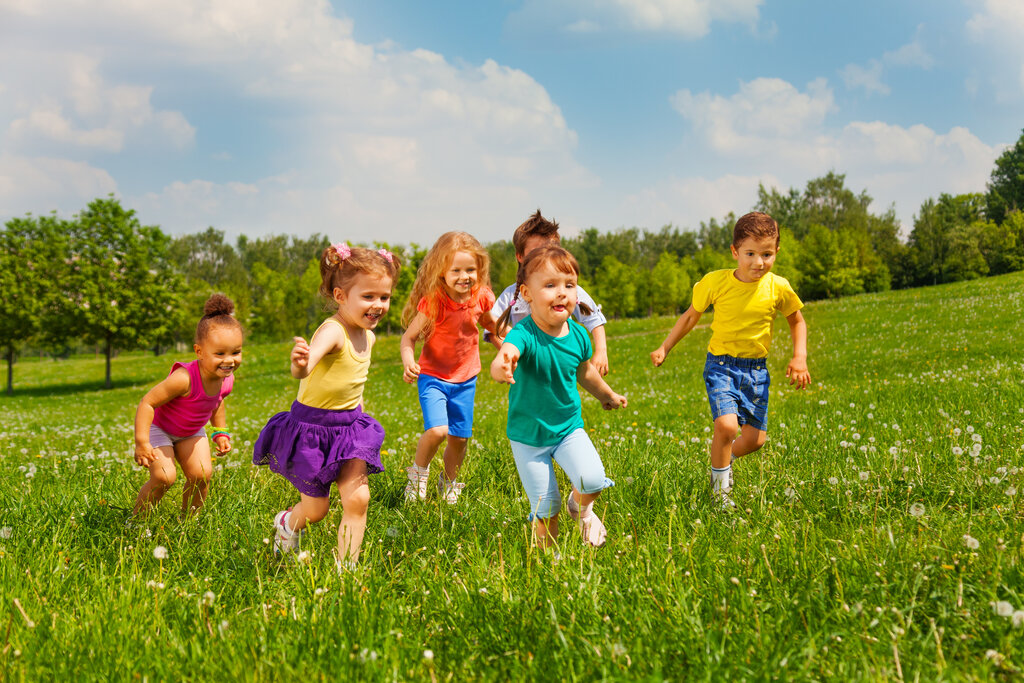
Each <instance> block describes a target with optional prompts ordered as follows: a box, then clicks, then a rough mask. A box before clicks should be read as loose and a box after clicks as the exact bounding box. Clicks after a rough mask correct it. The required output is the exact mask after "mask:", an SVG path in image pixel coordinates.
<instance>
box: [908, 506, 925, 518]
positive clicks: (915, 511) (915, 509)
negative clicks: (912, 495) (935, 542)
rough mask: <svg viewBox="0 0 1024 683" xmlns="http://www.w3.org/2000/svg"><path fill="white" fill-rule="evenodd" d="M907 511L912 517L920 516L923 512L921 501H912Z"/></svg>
mask: <svg viewBox="0 0 1024 683" xmlns="http://www.w3.org/2000/svg"><path fill="white" fill-rule="evenodd" d="M909 512H910V514H911V515H913V516H914V517H920V516H921V515H923V514H924V505H922V504H921V503H914V504H913V505H911V506H910V510H909Z"/></svg>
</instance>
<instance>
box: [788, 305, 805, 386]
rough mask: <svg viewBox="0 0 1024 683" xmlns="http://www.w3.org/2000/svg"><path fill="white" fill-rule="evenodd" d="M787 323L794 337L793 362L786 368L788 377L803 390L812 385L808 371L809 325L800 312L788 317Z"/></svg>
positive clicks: (790, 381) (791, 382)
mask: <svg viewBox="0 0 1024 683" xmlns="http://www.w3.org/2000/svg"><path fill="white" fill-rule="evenodd" d="M786 322H788V323H789V334H790V335H791V336H792V337H793V360H791V361H789V366H788V367H786V377H788V378H789V383H790V384H795V385H796V388H797V389H803V388H804V387H806V386H807V385H808V384H810V383H811V373H810V372H808V371H807V323H806V322H804V316H803V313H801V312H800V311H796V312H795V313H791V314H789V315H787V316H786Z"/></svg>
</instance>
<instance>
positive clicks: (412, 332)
mask: <svg viewBox="0 0 1024 683" xmlns="http://www.w3.org/2000/svg"><path fill="white" fill-rule="evenodd" d="M427 320H428V318H427V316H426V314H425V313H423V312H419V313H417V314H416V317H415V318H413V319H412V322H411V323H409V327H408V328H407V329H406V330H405V334H403V335H402V341H401V344H400V345H399V348H400V350H401V353H402V368H403V371H402V379H404V380H405V381H406V382H407V383H409V384H412V383H413V382H415V381H416V378H417V377H419V376H420V364H419V363H417V362H416V340H417V339H419V338H420V334H422V333H423V328H424V327H426V324H427Z"/></svg>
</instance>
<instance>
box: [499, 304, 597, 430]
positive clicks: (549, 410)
mask: <svg viewBox="0 0 1024 683" xmlns="http://www.w3.org/2000/svg"><path fill="white" fill-rule="evenodd" d="M505 342H506V343H507V344H512V345H513V346H515V347H516V348H517V349H519V363H518V364H517V365H516V372H515V375H514V377H515V380H516V383H515V384H513V385H512V387H511V388H510V389H509V392H508V427H507V428H506V430H505V433H506V434H508V438H509V439H511V440H512V441H518V442H520V443H524V444H526V445H528V446H553V445H554V444H556V443H558V442H559V441H561V440H562V439H564V438H565V437H566V436H568V435H569V434H571V433H572V432H573V431H575V430H576V429H580V428H582V427H583V412H582V409H581V406H580V392H579V390H578V389H577V388H576V370H577V369H578V368H579V366H580V364H581V363H583V362H584V361H586V360H588V359H589V358H590V355H591V353H592V352H593V351H592V348H591V346H590V338H589V337H588V336H587V331H586V330H585V329H583V326H582V325H580V324H578V323H577V322H576V321H574V320H571V319H570V320H569V333H568V334H566V335H565V336H564V337H552V336H551V335H549V334H546V333H545V332H543V331H541V329H540V328H539V327H537V324H536V323H535V322H533V318H530V317H528V318H525V319H524V320H523V321H522V322H521V323H519V324H518V325H516V326H515V327H513V328H512V331H511V332H509V333H508V336H507V337H505Z"/></svg>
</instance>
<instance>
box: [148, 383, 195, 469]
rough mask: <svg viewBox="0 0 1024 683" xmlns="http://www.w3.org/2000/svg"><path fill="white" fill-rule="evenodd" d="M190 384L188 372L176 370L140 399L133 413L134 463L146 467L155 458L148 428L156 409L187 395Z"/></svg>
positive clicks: (151, 423) (155, 454)
mask: <svg viewBox="0 0 1024 683" xmlns="http://www.w3.org/2000/svg"><path fill="white" fill-rule="evenodd" d="M190 384H191V383H190V382H189V378H188V370H186V369H185V368H178V369H177V370H175V371H174V372H172V373H171V374H170V376H168V377H167V378H166V379H165V380H164V381H162V382H160V383H159V384H157V385H156V386H155V387H153V388H152V389H150V390H149V391H147V392H146V395H145V396H143V397H142V400H141V401H140V402H139V407H138V408H137V409H136V411H135V462H137V463H139V464H140V465H142V466H143V467H148V466H149V463H151V462H152V461H153V460H155V459H156V458H157V453H156V451H155V450H154V449H153V444H151V443H150V442H149V428H150V427H151V426H153V416H154V415H155V414H156V408H157V406H162V405H163V404H165V403H167V402H169V401H173V400H174V399H176V398H179V397H181V396H185V395H186V394H188V391H189V385H190Z"/></svg>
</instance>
